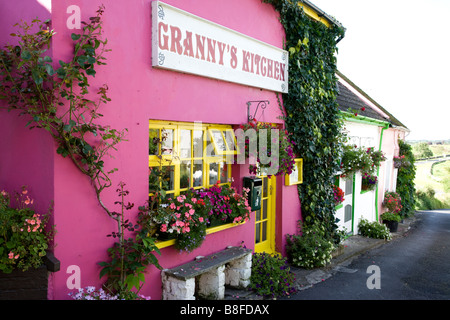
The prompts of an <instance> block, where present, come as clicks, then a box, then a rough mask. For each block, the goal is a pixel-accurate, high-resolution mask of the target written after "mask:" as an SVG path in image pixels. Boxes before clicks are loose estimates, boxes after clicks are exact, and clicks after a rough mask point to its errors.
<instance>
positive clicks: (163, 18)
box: [152, 1, 289, 93]
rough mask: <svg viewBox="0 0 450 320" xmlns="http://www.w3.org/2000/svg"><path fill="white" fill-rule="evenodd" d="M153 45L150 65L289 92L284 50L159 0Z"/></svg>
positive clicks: (155, 5)
mask: <svg viewBox="0 0 450 320" xmlns="http://www.w3.org/2000/svg"><path fill="white" fill-rule="evenodd" d="M152 46H153V48H152V66H153V67H156V68H162V69H168V70H173V71H179V72H185V73H190V74H196V75H200V76H204V77H209V78H214V79H219V80H224V81H229V82H234V83H239V84H244V85H248V86H252V87H257V88H262V89H267V90H271V91H277V92H283V93H286V92H288V65H289V64H288V57H289V54H288V52H287V51H285V50H282V49H280V48H277V47H275V46H272V45H269V44H267V43H264V42H262V41H259V40H256V39H253V38H250V37H248V36H246V35H244V34H242V33H239V32H236V31H233V30H231V29H228V28H226V27H223V26H220V25H218V24H216V23H213V22H211V21H208V20H205V19H202V18H200V17H197V16H195V15H192V14H190V13H188V12H185V11H182V10H180V9H177V8H174V7H172V6H170V5H168V4H165V3H162V2H160V1H153V2H152Z"/></svg>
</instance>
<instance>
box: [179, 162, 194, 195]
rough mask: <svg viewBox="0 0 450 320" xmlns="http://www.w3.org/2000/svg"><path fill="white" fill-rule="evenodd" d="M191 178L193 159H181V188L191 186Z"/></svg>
mask: <svg viewBox="0 0 450 320" xmlns="http://www.w3.org/2000/svg"><path fill="white" fill-rule="evenodd" d="M190 180H191V161H181V164H180V188H181V189H184V188H189V187H190Z"/></svg>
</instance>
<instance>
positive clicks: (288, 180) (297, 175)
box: [284, 158, 303, 186]
mask: <svg viewBox="0 0 450 320" xmlns="http://www.w3.org/2000/svg"><path fill="white" fill-rule="evenodd" d="M294 168H295V170H294V171H293V172H292V173H291V174H290V175H289V174H286V175H285V178H284V184H285V185H286V186H293V185H296V184H301V183H303V159H302V158H297V159H295V165H294Z"/></svg>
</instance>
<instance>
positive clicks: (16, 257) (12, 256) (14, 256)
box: [8, 251, 19, 259]
mask: <svg viewBox="0 0 450 320" xmlns="http://www.w3.org/2000/svg"><path fill="white" fill-rule="evenodd" d="M8 258H9V259H18V258H19V255H18V254H16V255H14V252H12V251H10V252H9V254H8Z"/></svg>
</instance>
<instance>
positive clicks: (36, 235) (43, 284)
mask: <svg viewBox="0 0 450 320" xmlns="http://www.w3.org/2000/svg"><path fill="white" fill-rule="evenodd" d="M33 202H34V201H33V199H31V198H30V196H29V193H28V190H27V189H26V187H22V191H21V192H16V195H15V203H14V205H15V206H12V205H11V196H10V194H9V193H8V192H6V191H1V192H0V278H1V279H0V293H1V294H0V299H3V298H6V299H16V298H17V299H46V297H47V277H48V271H58V270H57V269H53V270H51V266H50V264H49V262H50V261H49V260H48V258H47V251H48V249H49V244H50V242H51V240H52V237H53V231H54V230H53V228H46V227H47V222H48V219H49V214H46V215H40V214H38V213H36V212H35V210H34V209H32V205H33ZM45 264H47V265H49V267H50V269H48V267H46V266H45Z"/></svg>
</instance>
